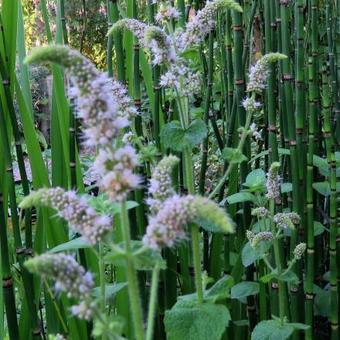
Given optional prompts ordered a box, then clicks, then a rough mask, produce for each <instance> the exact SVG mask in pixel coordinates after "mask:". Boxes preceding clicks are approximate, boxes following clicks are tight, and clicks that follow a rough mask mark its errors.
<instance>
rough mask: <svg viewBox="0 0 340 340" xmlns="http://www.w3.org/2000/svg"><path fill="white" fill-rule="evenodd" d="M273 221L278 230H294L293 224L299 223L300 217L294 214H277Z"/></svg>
mask: <svg viewBox="0 0 340 340" xmlns="http://www.w3.org/2000/svg"><path fill="white" fill-rule="evenodd" d="M273 221H274V223H275V224H276V226H277V227H278V228H280V229H294V224H299V223H300V216H299V215H298V214H297V213H295V212H289V213H277V214H276V215H274V217H273Z"/></svg>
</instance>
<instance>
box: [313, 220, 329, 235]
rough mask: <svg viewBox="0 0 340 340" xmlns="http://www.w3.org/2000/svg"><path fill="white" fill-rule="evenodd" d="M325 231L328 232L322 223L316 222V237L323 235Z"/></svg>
mask: <svg viewBox="0 0 340 340" xmlns="http://www.w3.org/2000/svg"><path fill="white" fill-rule="evenodd" d="M325 230H327V229H326V228H325V227H324V226H323V225H322V223H320V222H318V221H314V236H319V235H321V234H322V233H323V232H324V231H325Z"/></svg>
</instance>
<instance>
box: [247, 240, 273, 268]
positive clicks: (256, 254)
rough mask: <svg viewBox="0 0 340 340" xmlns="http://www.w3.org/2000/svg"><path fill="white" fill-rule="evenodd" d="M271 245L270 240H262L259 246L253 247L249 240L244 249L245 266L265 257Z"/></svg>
mask: <svg viewBox="0 0 340 340" xmlns="http://www.w3.org/2000/svg"><path fill="white" fill-rule="evenodd" d="M270 247H271V243H269V242H260V243H259V244H258V246H257V247H256V249H255V248H253V247H252V246H251V245H250V243H249V242H247V243H246V244H245V245H244V247H243V249H242V254H241V258H242V264H243V265H244V266H245V267H248V266H250V265H251V264H253V263H254V262H255V261H257V260H260V259H261V258H263V256H264V255H265V253H266V252H267V251H268V249H269V248H270Z"/></svg>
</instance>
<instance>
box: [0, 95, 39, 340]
mask: <svg viewBox="0 0 340 340" xmlns="http://www.w3.org/2000/svg"><path fill="white" fill-rule="evenodd" d="M0 135H1V142H2V147H3V153H4V161H5V167H6V173H7V176H6V177H7V181H8V189H9V200H10V210H11V221H12V226H13V236H14V246H15V251H16V256H17V259H18V262H19V265H20V268H21V270H22V271H23V275H22V279H23V285H24V291H25V299H26V300H27V304H28V306H29V308H30V310H31V314H30V320H31V331H32V334H33V336H34V337H35V338H37V339H40V325H39V318H38V309H37V307H36V304H35V300H34V290H33V289H32V287H31V286H30V285H31V284H32V282H33V280H32V276H31V275H30V274H29V273H27V272H26V268H24V267H23V263H24V255H25V249H24V248H23V246H22V240H21V234H20V227H19V216H18V208H17V202H16V193H15V182H14V175H13V168H12V157H11V153H10V150H11V148H10V144H9V140H8V133H7V129H6V121H5V117H4V109H3V105H2V103H1V101H0ZM20 148H21V144H20ZM22 160H23V158H22ZM3 227H4V228H6V224H4V225H3ZM7 276H8V275H7V274H6V275H4V279H6V277H7ZM9 276H10V275H9Z"/></svg>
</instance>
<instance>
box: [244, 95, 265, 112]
mask: <svg viewBox="0 0 340 340" xmlns="http://www.w3.org/2000/svg"><path fill="white" fill-rule="evenodd" d="M242 106H243V107H244V109H245V110H246V111H247V112H251V113H255V112H257V111H258V110H259V109H260V108H261V106H262V104H261V103H260V102H258V101H256V100H255V99H254V98H253V97H247V98H245V99H243V100H242Z"/></svg>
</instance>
